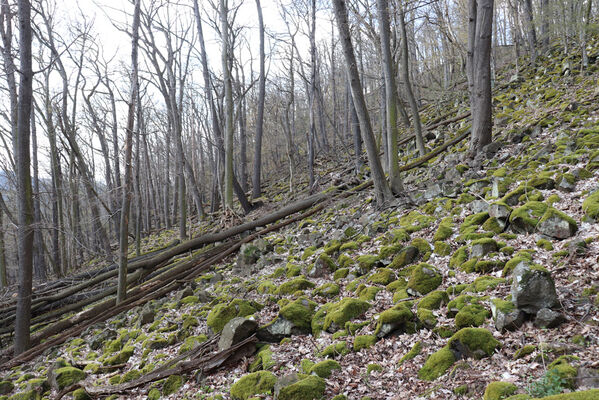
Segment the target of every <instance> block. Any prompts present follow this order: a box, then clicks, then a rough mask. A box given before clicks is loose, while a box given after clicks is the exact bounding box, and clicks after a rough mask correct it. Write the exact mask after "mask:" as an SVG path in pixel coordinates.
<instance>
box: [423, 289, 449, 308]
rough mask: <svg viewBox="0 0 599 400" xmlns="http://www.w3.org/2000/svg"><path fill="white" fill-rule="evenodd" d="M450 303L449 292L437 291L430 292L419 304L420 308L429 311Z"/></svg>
mask: <svg viewBox="0 0 599 400" xmlns="http://www.w3.org/2000/svg"><path fill="white" fill-rule="evenodd" d="M447 303H449V296H448V295H447V292H445V291H442V290H435V291H433V292H430V293H429V294H427V295H426V296H425V297H423V298H422V299H421V300H420V301H419V302H418V308H424V309H427V310H437V309H439V308H440V307H441V306H442V305H444V304H447Z"/></svg>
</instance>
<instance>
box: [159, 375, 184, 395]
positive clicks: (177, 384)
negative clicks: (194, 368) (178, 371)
mask: <svg viewBox="0 0 599 400" xmlns="http://www.w3.org/2000/svg"><path fill="white" fill-rule="evenodd" d="M181 386H183V377H182V376H181V375H171V376H169V377H168V378H166V381H164V383H163V384H162V395H163V396H170V395H171V394H173V393H177V392H178V391H179V389H180V388H181Z"/></svg>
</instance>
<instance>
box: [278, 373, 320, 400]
mask: <svg viewBox="0 0 599 400" xmlns="http://www.w3.org/2000/svg"><path fill="white" fill-rule="evenodd" d="M325 389H326V384H325V381H324V379H322V378H321V377H319V376H315V375H301V374H295V373H294V374H291V375H287V376H284V377H282V378H279V379H278V380H277V383H276V384H275V387H274V392H275V393H274V394H275V396H274V397H275V399H276V400H316V399H320V398H322V397H323V396H324V391H325Z"/></svg>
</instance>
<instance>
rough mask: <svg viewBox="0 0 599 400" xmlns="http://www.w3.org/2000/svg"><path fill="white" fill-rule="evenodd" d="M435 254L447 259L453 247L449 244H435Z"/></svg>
mask: <svg viewBox="0 0 599 400" xmlns="http://www.w3.org/2000/svg"><path fill="white" fill-rule="evenodd" d="M435 254H436V255H438V256H440V257H445V256H448V255H450V254H451V245H450V244H449V243H445V242H440V241H437V242H435Z"/></svg>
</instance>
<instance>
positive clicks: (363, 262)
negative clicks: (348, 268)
mask: <svg viewBox="0 0 599 400" xmlns="http://www.w3.org/2000/svg"><path fill="white" fill-rule="evenodd" d="M356 261H357V262H358V267H357V268H358V271H359V273H360V275H365V274H367V273H369V272H370V271H371V270H372V268H374V267H375V265H379V266H380V263H379V257H378V256H375V255H373V254H364V255H361V256H359V257H358V258H357V259H356Z"/></svg>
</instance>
